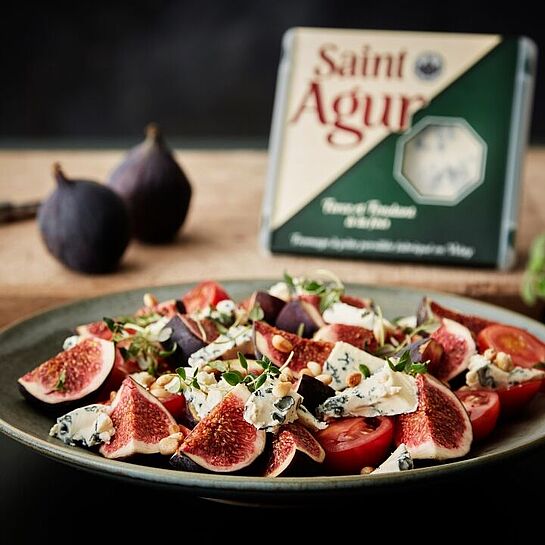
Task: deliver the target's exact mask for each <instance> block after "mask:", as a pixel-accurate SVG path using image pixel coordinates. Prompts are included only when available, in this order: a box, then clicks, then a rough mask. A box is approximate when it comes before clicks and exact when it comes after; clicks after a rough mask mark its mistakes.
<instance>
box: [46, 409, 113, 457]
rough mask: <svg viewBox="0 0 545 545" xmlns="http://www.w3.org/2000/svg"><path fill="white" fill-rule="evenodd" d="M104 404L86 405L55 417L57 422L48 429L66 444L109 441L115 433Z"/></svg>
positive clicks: (90, 444)
mask: <svg viewBox="0 0 545 545" xmlns="http://www.w3.org/2000/svg"><path fill="white" fill-rule="evenodd" d="M109 410H110V408H109V407H108V406H106V405H87V406H85V407H80V408H78V409H75V410H73V411H70V412H69V413H67V414H65V415H63V416H60V417H59V418H57V423H56V424H55V425H54V426H53V427H52V428H51V430H50V431H49V435H51V436H52V437H58V438H59V439H60V440H61V441H63V442H64V443H66V444H67V445H72V446H74V445H76V444H77V443H80V444H81V445H83V446H84V447H92V446H95V445H100V444H101V443H109V442H110V440H111V439H112V437H113V435H114V434H115V428H114V424H113V422H112V419H111V418H110V416H109V414H108V413H109Z"/></svg>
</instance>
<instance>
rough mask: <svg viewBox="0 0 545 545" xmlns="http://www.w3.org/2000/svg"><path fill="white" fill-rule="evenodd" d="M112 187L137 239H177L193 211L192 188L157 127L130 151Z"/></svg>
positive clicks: (165, 240) (113, 175)
mask: <svg viewBox="0 0 545 545" xmlns="http://www.w3.org/2000/svg"><path fill="white" fill-rule="evenodd" d="M108 185H109V186H110V187H111V188H112V189H113V190H114V191H116V192H117V193H118V194H119V195H120V196H121V197H122V199H123V200H124V201H125V204H126V205H127V207H128V209H129V215H130V218H131V226H132V233H133V235H134V236H135V237H136V238H138V239H139V240H142V241H144V242H149V243H163V242H169V241H171V240H172V239H173V238H174V237H175V236H176V233H177V232H178V230H179V229H180V227H181V226H182V224H183V223H184V220H185V218H186V215H187V211H188V209H189V203H190V201H191V185H190V183H189V181H188V179H187V177H186V175H185V174H184V172H183V170H182V169H181V168H180V165H179V164H178V163H177V162H176V160H175V159H174V157H173V155H172V152H171V151H170V149H169V147H168V146H167V144H166V143H165V141H164V139H163V136H162V134H161V131H160V130H159V127H158V126H157V125H155V124H150V125H148V127H147V129H146V139H145V140H144V142H142V143H141V144H139V145H138V146H136V147H134V148H133V149H132V150H130V151H129V153H128V155H127V156H126V157H125V159H124V161H123V162H122V163H121V164H120V165H119V166H118V167H117V168H116V169H115V170H114V171H113V172H112V174H111V176H110V179H109V180H108Z"/></svg>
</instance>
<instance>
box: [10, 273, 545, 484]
mask: <svg viewBox="0 0 545 545" xmlns="http://www.w3.org/2000/svg"><path fill="white" fill-rule="evenodd" d="M275 281H277V279H276V280H275V279H271V278H267V277H263V278H250V279H243V278H241V279H229V280H223V281H221V280H220V282H221V283H223V284H225V286H226V287H228V285H229V284H236V285H239V286H240V285H243V284H244V283H253V284H262V285H264V286H265V285H267V284H269V285H270V284H271V283H274V282H275ZM195 284H196V282H179V283H171V284H165V285H154V286H144V287H138V288H131V289H127V290H121V291H112V292H108V293H104V294H101V295H97V296H93V297H86V298H81V299H76V300H74V301H70V302H67V303H63V304H60V305H55V306H53V307H50V308H47V309H45V310H39V311H36V312H34V313H32V314H29V315H26V316H24V317H22V318H20V319H18V320H15V321H14V322H11V323H9V324H7V325H6V326H4V327H3V328H1V329H0V342H2V340H3V337H5V336H6V335H9V334H11V333H13V332H14V331H15V330H17V329H18V328H19V327H22V326H25V325H26V324H28V323H29V322H33V321H35V320H37V319H41V318H44V317H47V315H49V314H57V313H62V312H63V311H68V310H70V309H74V310H75V309H77V308H78V307H80V306H81V305H82V304H91V305H93V304H97V303H100V301H103V300H107V299H108V298H110V297H123V296H124V295H129V294H131V295H132V294H136V293H139V292H143V293H145V292H146V291H153V290H163V289H165V290H168V289H176V288H181V289H187V288H188V287H190V286H192V285H195ZM344 285H345V286H346V287H347V288H350V287H357V288H358V289H361V290H364V289H365V288H370V289H374V290H382V291H387V292H390V293H394V292H403V293H407V294H411V295H413V296H414V295H418V296H424V295H427V296H431V297H438V298H446V299H450V300H453V301H454V302H455V301H461V302H465V303H469V304H472V305H474V304H476V305H478V306H479V307H481V308H482V307H484V308H486V309H487V310H488V311H489V312H490V313H491V314H493V313H494V312H497V311H498V310H500V311H501V313H503V314H505V315H511V316H513V318H514V319H515V321H517V320H520V319H521V318H522V319H523V320H524V321H525V322H526V323H527V324H531V325H532V326H533V327H535V328H536V329H541V330H542V331H543V333H544V334H545V324H542V323H540V322H538V321H537V320H535V319H533V318H531V317H529V316H525V315H523V314H521V313H518V312H516V311H513V310H511V309H507V308H504V307H501V306H498V305H494V304H492V303H489V302H486V301H480V300H478V299H473V298H470V297H465V296H462V295H458V294H453V293H448V292H442V291H436V290H423V289H421V288H412V287H410V286H398V285H379V284H370V283H359V282H346V283H344ZM0 432H2V433H4V434H5V435H6V436H7V437H9V438H11V439H13V440H15V441H17V442H19V443H21V444H23V445H25V446H27V447H29V448H31V449H32V450H34V451H36V452H38V453H40V454H42V455H45V456H47V457H49V458H52V459H55V460H57V461H60V462H62V463H66V464H69V465H71V466H75V467H78V468H80V469H83V470H85V471H91V472H94V473H100V474H103V475H105V476H113V477H118V478H128V479H130V480H132V481H134V480H136V481H141V482H146V483H148V484H152V485H164V486H174V487H177V488H179V489H189V490H191V491H193V492H196V493H206V492H207V491H208V492H212V491H213V492H216V493H224V494H228V493H229V492H235V491H236V492H237V493H248V494H252V493H254V494H255V493H259V494H263V493H265V494H266V493H271V492H274V493H275V494H277V493H287V494H294V493H301V494H308V493H311V492H318V491H330V492H339V491H343V490H345V491H353V492H354V491H358V490H359V491H362V492H363V491H364V490H367V489H374V488H382V487H385V486H393V485H399V484H404V483H413V482H414V483H416V482H421V481H425V480H427V479H430V478H432V479H433V478H435V477H437V478H443V477H448V476H452V474H456V473H458V472H459V471H468V470H475V469H477V468H479V467H481V466H483V465H486V466H490V465H491V464H493V463H497V462H501V461H505V460H507V459H509V458H511V457H513V456H518V455H520V454H522V453H524V452H528V451H530V450H533V449H535V448H537V447H539V446H541V445H544V444H545V433H544V434H543V436H542V437H538V438H535V439H534V440H532V441H529V442H527V443H524V444H521V445H519V446H517V447H513V448H510V449H508V450H506V451H501V452H491V453H486V454H483V455H480V456H478V457H475V458H469V459H461V460H454V461H451V462H445V463H441V464H438V465H434V466H428V467H423V468H418V469H413V470H411V471H404V472H400V473H392V474H388V473H387V474H380V475H374V476H373V475H371V476H365V477H362V476H361V475H346V476H312V477H276V478H274V479H267V478H266V477H257V476H245V475H229V474H222V473H209V474H207V473H191V472H183V471H176V470H172V469H165V468H161V467H153V466H145V465H140V464H134V463H130V462H125V461H120V460H109V459H107V458H103V457H101V456H99V455H97V454H95V453H93V452H87V451H85V450H82V449H80V448H74V447H69V446H66V445H64V444H62V443H59V444H58V445H57V444H55V443H52V442H48V441H47V440H44V439H41V438H39V437H36V436H35V435H33V434H31V433H28V432H26V431H23V430H21V429H19V428H18V427H16V426H14V425H12V424H10V423H9V422H7V421H6V420H4V418H2V416H1V415H0Z"/></svg>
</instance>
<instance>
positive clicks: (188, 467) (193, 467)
mask: <svg viewBox="0 0 545 545" xmlns="http://www.w3.org/2000/svg"><path fill="white" fill-rule="evenodd" d="M169 464H170V465H171V466H172V467H173V468H174V469H177V470H178V471H189V472H191V473H203V472H206V471H207V470H206V469H204V467H201V466H200V465H199V464H197V463H195V462H194V461H193V460H192V459H191V458H189V456H187V455H186V454H184V453H183V452H182V451H180V449H178V450H177V451H176V452H175V453H174V454H173V455H172V456H171V457H170V460H169Z"/></svg>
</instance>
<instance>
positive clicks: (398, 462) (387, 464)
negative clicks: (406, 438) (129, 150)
mask: <svg viewBox="0 0 545 545" xmlns="http://www.w3.org/2000/svg"><path fill="white" fill-rule="evenodd" d="M413 468H414V462H413V459H412V457H411V455H410V453H409V451H408V450H407V447H406V446H405V444H404V443H401V445H399V447H397V448H396V449H395V450H394V452H392V454H390V456H389V457H388V458H387V459H386V460H385V461H384V462H382V464H380V465H379V466H378V467H377V469H375V471H373V472H372V473H371V474H372V475H377V474H379V473H397V472H398V471H407V470H409V469H413Z"/></svg>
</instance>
